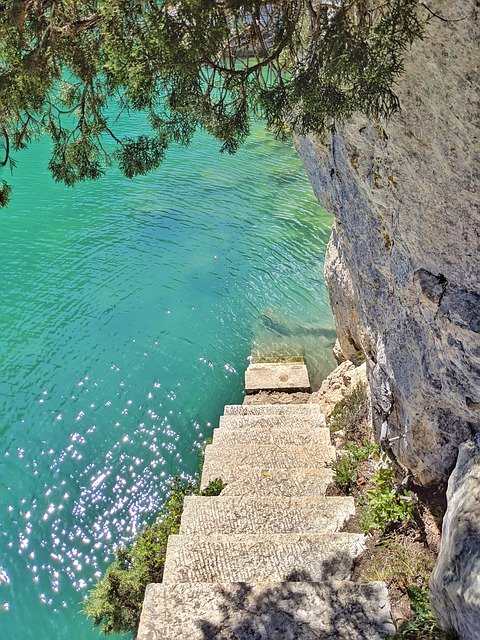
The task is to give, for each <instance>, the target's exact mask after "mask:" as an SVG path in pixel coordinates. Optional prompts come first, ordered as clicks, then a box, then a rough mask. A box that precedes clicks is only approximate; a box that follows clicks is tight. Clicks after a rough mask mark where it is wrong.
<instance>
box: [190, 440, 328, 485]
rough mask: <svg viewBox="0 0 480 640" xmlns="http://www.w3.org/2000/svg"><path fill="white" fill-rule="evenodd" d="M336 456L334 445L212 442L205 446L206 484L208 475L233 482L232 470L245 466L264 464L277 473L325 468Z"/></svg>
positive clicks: (260, 465) (204, 468) (204, 470)
mask: <svg viewBox="0 0 480 640" xmlns="http://www.w3.org/2000/svg"><path fill="white" fill-rule="evenodd" d="M334 459H335V448H334V447H332V446H331V445H310V446H309V447H308V448H306V447H304V446H302V445H300V446H299V445H285V446H282V447H281V446H277V445H272V444H259V445H257V444H242V445H235V446H232V445H221V444H209V445H208V446H207V447H206V448H205V457H204V464H203V470H202V483H203V481H204V476H205V478H207V477H208V478H210V479H211V480H212V479H214V478H218V477H221V478H222V479H223V480H224V481H225V482H229V481H230V480H232V479H235V478H234V476H233V475H232V473H231V472H230V470H231V469H232V468H238V467H239V466H242V465H243V466H244V467H246V468H248V467H263V468H264V469H265V470H267V471H268V470H270V471H273V472H274V471H277V470H279V469H291V468H292V467H299V468H302V467H305V468H310V469H311V468H322V467H326V466H328V465H330V464H332V462H333V461H334ZM212 469H214V471H212ZM212 474H215V475H213V476H212Z"/></svg>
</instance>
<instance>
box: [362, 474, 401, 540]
mask: <svg viewBox="0 0 480 640" xmlns="http://www.w3.org/2000/svg"><path fill="white" fill-rule="evenodd" d="M373 480H374V482H375V486H374V488H373V489H369V490H368V491H367V493H366V500H365V504H364V508H363V511H362V513H361V516H360V526H361V527H362V529H363V531H364V532H365V533H368V532H369V531H371V530H372V529H380V530H385V529H386V528H387V527H388V526H389V525H391V524H394V523H396V522H400V521H402V520H410V519H411V518H412V516H413V493H412V492H411V491H407V490H406V489H402V490H398V489H397V487H396V482H395V480H396V477H395V470H394V468H393V466H392V465H391V464H390V463H385V464H383V466H381V467H380V469H379V470H378V471H377V473H376V474H375V476H374V478H373Z"/></svg>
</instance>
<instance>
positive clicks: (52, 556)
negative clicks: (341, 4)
mask: <svg viewBox="0 0 480 640" xmlns="http://www.w3.org/2000/svg"><path fill="white" fill-rule="evenodd" d="M135 124H136V123H135V121H134V120H129V122H128V126H129V127H130V128H133V129H134V128H135ZM47 158H48V145H47V143H46V142H38V143H34V144H33V145H32V146H31V148H30V149H29V150H28V151H26V152H23V153H22V154H19V155H18V156H17V160H18V168H17V169H16V171H15V173H14V176H13V178H9V179H10V180H11V182H12V183H13V185H14V194H13V201H12V204H11V206H10V207H9V208H8V209H6V210H2V211H0V273H1V288H0V309H1V317H0V363H1V364H0V367H1V369H0V372H1V375H0V394H1V395H0V409H1V410H0V434H1V435H0V444H1V450H0V636H1V637H2V638H12V639H17V638H18V639H22V640H30V639H35V640H56V639H58V640H60V639H62V640H65V639H66V640H87V639H90V638H97V637H98V632H97V631H96V630H93V629H92V627H91V624H90V622H89V621H88V620H86V619H85V618H84V616H83V615H82V613H81V603H82V599H83V598H84V596H85V594H86V592H87V591H88V588H89V587H90V586H91V585H92V584H93V583H94V581H95V577H96V576H98V575H100V572H101V571H102V570H103V569H104V568H105V566H106V563H108V561H109V560H111V555H112V546H113V545H115V544H118V543H121V542H125V541H128V540H130V539H131V537H132V535H133V534H134V533H135V532H136V531H137V530H138V529H139V528H140V527H141V526H142V524H143V523H144V522H146V521H147V520H148V519H149V518H150V519H151V517H152V515H153V514H154V513H155V512H156V511H157V510H158V508H159V505H160V504H161V503H162V500H163V497H164V491H165V483H166V481H167V479H168V478H169V477H170V476H171V475H173V474H178V473H182V474H184V475H190V474H193V473H194V472H195V470H196V468H197V465H198V457H199V456H198V447H199V445H200V443H201V442H202V441H203V439H204V438H205V437H207V436H208V435H209V434H210V433H211V431H212V429H213V427H214V426H215V424H216V422H217V420H218V416H219V415H220V413H221V411H222V407H223V405H224V404H225V403H232V402H239V401H241V399H242V386H243V385H242V381H243V372H244V369H245V367H246V365H247V357H248V355H249V354H250V352H251V350H252V346H254V345H256V346H257V347H259V346H260V348H266V349H267V350H268V343H269V341H271V343H272V345H274V346H275V345H276V344H277V343H284V342H285V341H287V342H290V343H292V342H294V343H295V344H297V343H298V345H300V347H301V348H304V349H305V350H306V352H307V356H308V357H309V358H310V361H311V363H312V365H311V366H312V369H316V375H317V377H321V375H322V373H323V372H324V370H326V369H327V368H328V367H329V366H330V365H331V361H330V359H329V356H328V355H325V354H328V348H329V347H330V346H331V345H330V342H331V339H330V338H327V337H322V335H323V334H322V331H320V334H318V333H316V334H315V335H316V337H315V340H312V335H314V333H315V332H312V331H311V327H312V325H315V326H317V325H320V327H321V328H323V327H327V328H328V327H331V317H330V312H329V309H328V303H327V298H326V292H325V287H324V283H323V277H322V270H323V256H324V252H325V245H326V242H327V240H328V236H329V228H330V225H331V219H330V217H329V216H328V215H327V214H326V212H325V211H323V210H322V209H321V208H320V207H319V205H318V204H317V202H316V200H315V198H314V196H313V194H312V192H311V189H310V186H309V184H308V182H307V179H306V176H305V173H304V169H303V166H302V164H301V162H300V161H299V160H298V158H297V157H296V155H295V153H294V151H293V149H292V148H291V146H289V145H287V144H284V143H280V142H277V141H275V140H274V139H273V138H272V137H271V136H270V135H268V134H267V133H266V132H265V131H264V130H263V129H262V127H261V126H260V125H258V126H257V127H256V128H255V130H254V133H253V135H252V137H251V138H250V139H249V141H248V142H247V144H246V145H245V146H244V148H242V149H241V151H240V152H239V153H238V154H237V155H236V156H233V157H232V156H224V155H223V156H222V155H220V154H219V153H218V143H216V142H214V141H212V140H211V139H210V138H208V137H207V136H205V135H198V136H197V137H196V139H195V141H194V144H193V145H192V146H191V147H190V148H189V149H183V148H175V149H172V150H171V151H170V152H169V154H168V157H167V160H166V161H165V163H164V165H163V167H161V169H160V170H158V171H156V172H154V173H153V174H150V175H148V176H146V177H142V178H139V179H136V180H135V181H128V180H126V179H124V178H122V177H121V176H120V174H119V173H118V172H116V171H115V170H111V171H110V172H109V173H108V175H107V176H105V177H104V178H102V179H101V180H100V181H99V182H97V183H87V184H81V185H78V186H77V187H76V188H75V189H67V188H66V187H64V186H62V185H58V184H55V183H53V182H52V180H51V179H50V177H49V175H48V172H47V170H46V165H47ZM5 177H8V176H5ZM265 314H267V316H268V318H270V319H271V318H272V317H273V318H274V319H275V322H273V323H271V322H266V321H265V317H266V316H265ZM279 326H280V329H279V328H278V327H279ZM282 326H287V327H288V330H287V331H282ZM292 327H293V329H292ZM305 327H307V329H305ZM2 608H3V613H2V611H1V609H2Z"/></svg>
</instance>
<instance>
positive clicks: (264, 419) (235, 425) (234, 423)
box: [219, 414, 325, 430]
mask: <svg viewBox="0 0 480 640" xmlns="http://www.w3.org/2000/svg"><path fill="white" fill-rule="evenodd" d="M219 426H220V427H221V428H222V427H223V428H225V429H244V428H245V427H263V428H264V429H269V428H270V427H286V428H289V429H292V430H295V429H300V428H302V427H303V428H305V429H306V428H309V429H322V428H325V419H324V417H323V415H318V416H314V417H312V416H296V415H288V416H287V415H272V414H264V415H261V416H254V415H244V416H220V420H219Z"/></svg>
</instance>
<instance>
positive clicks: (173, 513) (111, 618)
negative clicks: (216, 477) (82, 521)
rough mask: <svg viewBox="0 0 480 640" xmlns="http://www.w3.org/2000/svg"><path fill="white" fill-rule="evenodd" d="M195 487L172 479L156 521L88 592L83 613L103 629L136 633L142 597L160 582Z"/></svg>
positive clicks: (119, 554) (124, 549)
mask: <svg viewBox="0 0 480 640" xmlns="http://www.w3.org/2000/svg"><path fill="white" fill-rule="evenodd" d="M194 491H195V487H194V486H193V485H192V484H190V483H185V482H182V481H181V480H180V479H179V478H174V479H173V480H172V482H171V486H170V497H169V498H168V500H167V502H166V503H165V505H164V507H163V508H162V510H161V511H160V513H159V514H158V516H157V519H156V520H155V522H153V523H152V524H150V525H147V526H146V527H145V528H144V529H143V530H142V531H141V532H140V533H139V534H138V535H137V537H136V538H135V540H134V541H133V543H132V544H131V545H130V546H128V547H121V548H119V549H117V551H116V558H115V560H114V561H113V562H112V564H111V565H110V566H109V567H108V569H107V570H106V572H105V574H104V576H103V578H101V579H100V580H99V581H98V582H97V584H96V585H95V587H94V588H93V589H92V590H91V591H90V593H89V594H88V598H87V600H86V602H85V607H84V610H85V613H86V614H87V616H89V617H91V618H92V619H93V623H94V624H95V625H96V626H100V627H101V629H102V632H103V633H105V634H108V633H122V632H128V631H130V632H133V633H134V634H135V632H136V630H137V627H138V624H139V622H140V613H141V610H142V603H143V596H144V593H145V588H146V586H147V584H148V583H149V582H161V581H162V576H163V567H164V564H165V556H166V551H167V541H168V536H169V535H171V534H174V533H178V530H179V527H180V518H181V515H182V508H183V499H184V497H185V496H186V495H189V494H192V493H194Z"/></svg>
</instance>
